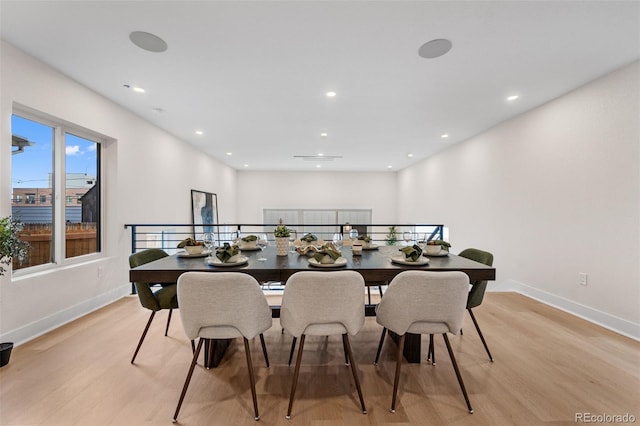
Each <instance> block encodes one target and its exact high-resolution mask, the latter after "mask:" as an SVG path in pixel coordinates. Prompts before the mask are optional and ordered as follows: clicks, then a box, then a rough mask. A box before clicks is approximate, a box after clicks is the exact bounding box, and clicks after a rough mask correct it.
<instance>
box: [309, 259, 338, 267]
mask: <svg viewBox="0 0 640 426" xmlns="http://www.w3.org/2000/svg"><path fill="white" fill-rule="evenodd" d="M346 264H347V259H345V258H344V257H339V258H337V259H336V261H335V263H320V262H318V261H317V260H316V259H314V258H313V257H312V258H310V259H309V265H311V266H315V267H317V268H339V267H340V266H344V265H346Z"/></svg>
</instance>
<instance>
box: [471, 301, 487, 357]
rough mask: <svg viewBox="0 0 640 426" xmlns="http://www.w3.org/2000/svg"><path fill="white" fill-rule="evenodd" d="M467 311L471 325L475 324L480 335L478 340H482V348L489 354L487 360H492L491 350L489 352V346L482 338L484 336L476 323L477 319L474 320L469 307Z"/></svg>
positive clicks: (474, 317)
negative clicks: (471, 321)
mask: <svg viewBox="0 0 640 426" xmlns="http://www.w3.org/2000/svg"><path fill="white" fill-rule="evenodd" d="M467 311H469V315H471V319H472V320H473V325H475V326H476V330H478V335H479V336H480V340H482V344H483V345H484V349H485V350H486V351H487V355H489V361H491V362H493V357H492V356H491V352H489V346H487V342H486V341H485V340H484V336H483V335H482V331H480V326H479V325H478V321H477V320H476V316H475V315H474V314H473V311H472V310H471V309H467Z"/></svg>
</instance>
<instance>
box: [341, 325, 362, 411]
mask: <svg viewBox="0 0 640 426" xmlns="http://www.w3.org/2000/svg"><path fill="white" fill-rule="evenodd" d="M342 344H343V345H344V348H345V353H347V354H349V361H350V364H351V373H352V374H353V380H354V381H355V382H356V390H357V391H358V397H359V398H360V406H361V407H362V414H367V408H366V407H365V406H364V398H363V397H362V389H361V388H360V379H359V378H358V371H357V370H356V365H355V362H354V360H353V352H351V344H350V343H349V335H348V334H346V333H345V334H343V335H342Z"/></svg>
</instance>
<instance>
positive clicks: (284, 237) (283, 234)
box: [273, 219, 291, 256]
mask: <svg viewBox="0 0 640 426" xmlns="http://www.w3.org/2000/svg"><path fill="white" fill-rule="evenodd" d="M273 235H274V236H275V237H276V255H278V256H287V255H288V254H289V237H290V236H291V230H290V229H289V228H287V227H286V226H285V225H284V224H283V223H282V219H280V221H279V222H278V226H276V229H274V230H273Z"/></svg>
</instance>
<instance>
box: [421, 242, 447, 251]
mask: <svg viewBox="0 0 640 426" xmlns="http://www.w3.org/2000/svg"><path fill="white" fill-rule="evenodd" d="M427 245H428V246H440V247H442V250H446V251H449V247H451V244H449V243H448V242H446V241H445V240H431V241H428V242H427Z"/></svg>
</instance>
